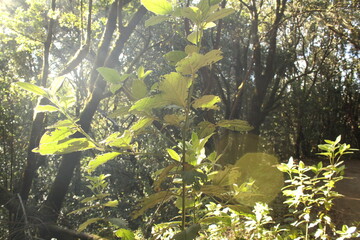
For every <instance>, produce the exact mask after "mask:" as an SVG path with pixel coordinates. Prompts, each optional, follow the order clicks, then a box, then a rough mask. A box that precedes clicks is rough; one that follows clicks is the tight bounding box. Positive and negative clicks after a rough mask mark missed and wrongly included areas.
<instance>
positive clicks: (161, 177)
mask: <svg viewBox="0 0 360 240" xmlns="http://www.w3.org/2000/svg"><path fill="white" fill-rule="evenodd" d="M176 166H178V165H177V164H175V163H172V164H170V165H169V166H167V167H166V168H163V169H161V170H159V171H157V172H160V174H159V176H158V177H157V179H156V180H155V181H154V189H155V191H159V190H160V186H161V184H162V183H163V182H164V181H165V179H166V178H167V177H168V174H169V172H170V171H171V170H172V169H173V168H174V167H176Z"/></svg>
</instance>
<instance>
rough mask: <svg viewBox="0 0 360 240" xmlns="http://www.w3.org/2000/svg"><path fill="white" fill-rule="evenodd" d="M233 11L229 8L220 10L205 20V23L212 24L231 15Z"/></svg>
mask: <svg viewBox="0 0 360 240" xmlns="http://www.w3.org/2000/svg"><path fill="white" fill-rule="evenodd" d="M234 12H235V10H234V9H231V8H223V9H220V10H219V11H217V12H214V13H212V14H211V15H210V16H209V17H207V18H206V20H205V21H206V22H214V21H216V20H219V19H221V18H224V17H226V16H228V15H230V14H232V13H234Z"/></svg>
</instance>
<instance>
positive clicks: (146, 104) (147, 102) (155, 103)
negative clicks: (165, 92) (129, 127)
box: [129, 94, 169, 112]
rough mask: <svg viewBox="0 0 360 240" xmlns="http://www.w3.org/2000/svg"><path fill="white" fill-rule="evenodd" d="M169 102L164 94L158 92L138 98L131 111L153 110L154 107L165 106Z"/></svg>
mask: <svg viewBox="0 0 360 240" xmlns="http://www.w3.org/2000/svg"><path fill="white" fill-rule="evenodd" d="M167 104H169V101H167V100H165V99H163V98H162V96H161V95H160V94H158V95H155V96H152V97H146V98H143V99H140V100H138V101H137V102H135V103H134V105H133V106H132V107H131V108H130V109H129V111H139V112H151V110H152V109H153V108H159V107H163V106H165V105H167Z"/></svg>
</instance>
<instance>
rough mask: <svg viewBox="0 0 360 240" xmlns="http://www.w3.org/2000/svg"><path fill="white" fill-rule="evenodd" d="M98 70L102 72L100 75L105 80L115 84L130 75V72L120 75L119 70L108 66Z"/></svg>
mask: <svg viewBox="0 0 360 240" xmlns="http://www.w3.org/2000/svg"><path fill="white" fill-rule="evenodd" d="M96 70H97V71H98V72H99V73H100V75H101V76H102V77H103V78H104V80H105V81H107V82H109V83H113V84H119V83H122V82H123V81H125V80H126V79H127V78H128V77H129V76H130V74H124V75H122V76H120V74H119V73H118V71H116V70H115V69H112V68H107V67H100V68H98V69H96Z"/></svg>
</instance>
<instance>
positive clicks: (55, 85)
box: [50, 77, 65, 93]
mask: <svg viewBox="0 0 360 240" xmlns="http://www.w3.org/2000/svg"><path fill="white" fill-rule="evenodd" d="M64 80H65V77H57V78H55V79H54V80H53V81H52V83H51V85H50V91H51V92H52V93H56V92H57V91H58V90H59V89H60V88H61V86H62V85H63V83H64Z"/></svg>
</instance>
